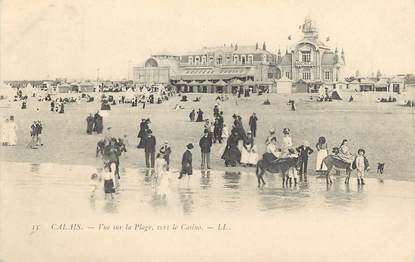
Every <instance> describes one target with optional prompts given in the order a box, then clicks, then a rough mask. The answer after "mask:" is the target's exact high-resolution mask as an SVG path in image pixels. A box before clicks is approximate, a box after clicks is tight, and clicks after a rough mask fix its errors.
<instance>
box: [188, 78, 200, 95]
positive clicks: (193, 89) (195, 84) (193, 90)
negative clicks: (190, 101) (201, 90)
mask: <svg viewBox="0 0 415 262" xmlns="http://www.w3.org/2000/svg"><path fill="white" fill-rule="evenodd" d="M188 86H189V89H188V90H187V92H189V93H196V90H197V87H198V86H200V83H199V82H196V81H195V80H193V81H192V82H190V83H189V85H188Z"/></svg>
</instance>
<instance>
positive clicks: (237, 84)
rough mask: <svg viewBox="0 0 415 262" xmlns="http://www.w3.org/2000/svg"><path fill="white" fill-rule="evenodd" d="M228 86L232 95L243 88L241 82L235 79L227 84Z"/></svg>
mask: <svg viewBox="0 0 415 262" xmlns="http://www.w3.org/2000/svg"><path fill="white" fill-rule="evenodd" d="M229 85H230V86H231V90H232V93H236V92H238V90H239V89H240V88H241V87H242V86H243V82H242V81H241V80H239V79H238V78H235V79H233V80H232V81H231V82H230V83H229Z"/></svg>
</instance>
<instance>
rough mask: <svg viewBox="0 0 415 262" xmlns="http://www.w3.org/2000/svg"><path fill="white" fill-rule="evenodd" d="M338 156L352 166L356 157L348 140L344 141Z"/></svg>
mask: <svg viewBox="0 0 415 262" xmlns="http://www.w3.org/2000/svg"><path fill="white" fill-rule="evenodd" d="M337 156H338V157H340V158H341V159H342V160H343V161H344V162H346V163H349V164H350V165H351V164H352V163H353V161H354V159H355V156H354V155H353V154H352V153H351V152H350V150H349V146H348V141H347V139H343V141H342V143H341V145H340V147H339V154H338V155H337Z"/></svg>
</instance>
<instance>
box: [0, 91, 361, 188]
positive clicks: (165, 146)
mask: <svg viewBox="0 0 415 262" xmlns="http://www.w3.org/2000/svg"><path fill="white" fill-rule="evenodd" d="M240 95H241V94H240ZM248 95H249V93H248ZM22 101H23V102H25V99H22ZM103 101H104V104H105V107H106V108H103V109H107V106H110V104H111V105H113V104H114V103H115V99H114V98H111V97H109V96H108V97H106V98H105V99H104V100H103ZM199 101H200V100H199ZM223 101H226V99H225V97H224V96H220V97H218V98H217V99H216V104H215V105H214V106H213V110H212V111H211V112H212V113H210V112H209V113H205V112H203V111H202V110H201V109H200V108H199V109H198V110H197V111H196V110H195V109H192V110H191V112H190V113H189V120H190V122H195V123H202V124H201V125H202V128H203V131H202V132H201V135H200V139H199V143H198V146H199V150H200V155H201V161H200V168H201V170H210V169H212V168H213V166H212V161H211V160H212V149H213V147H214V144H215V143H218V144H222V145H221V146H220V150H221V159H222V160H223V161H224V164H225V166H227V167H229V166H231V167H236V166H242V167H249V166H255V165H256V164H257V162H258V160H259V158H260V157H262V158H264V159H267V160H268V161H270V163H278V161H279V160H281V159H285V158H298V159H299V160H300V161H299V165H298V167H295V168H292V169H290V171H289V176H290V177H292V178H293V179H294V181H296V179H297V177H298V175H301V176H300V177H302V176H303V175H306V174H307V169H308V158H309V156H310V155H311V154H313V153H314V151H316V153H317V156H316V158H317V160H316V167H315V170H316V172H317V173H319V172H325V171H326V170H327V167H326V166H325V164H324V162H323V159H324V158H325V157H326V156H327V155H329V152H328V146H327V141H326V139H325V137H320V138H319V139H318V141H317V143H316V146H315V150H314V149H312V148H311V146H310V143H309V142H307V141H303V143H301V144H299V145H297V146H294V144H293V141H292V138H291V131H290V129H289V128H283V129H282V137H281V138H278V137H277V135H276V131H275V129H271V130H270V132H269V136H268V137H267V139H266V140H265V148H266V150H265V153H264V154H263V155H260V154H259V152H258V146H257V143H258V142H257V141H256V138H257V132H258V122H259V121H260V120H259V118H258V116H257V114H256V113H255V112H253V113H252V115H251V116H250V117H249V121H248V123H247V124H248V128H247V129H245V127H244V124H243V119H242V117H241V116H240V115H237V114H233V116H232V118H233V124H232V126H231V128H230V131H229V130H228V128H227V126H226V124H225V120H224V113H223V111H222V110H221V106H220V103H221V102H223ZM136 102H137V101H136ZM153 102H155V101H153ZM64 104H65V101H64V100H62V99H61V100H51V101H50V111H51V112H59V113H64ZM104 104H103V105H104ZM289 105H290V106H291V110H295V109H296V107H295V103H294V101H293V100H292V101H290V102H289ZM209 111H210V110H209ZM210 114H212V116H213V117H212V118H210V119H212V120H210V119H209V118H206V115H210ZM86 122H87V123H86V133H87V134H88V135H91V134H93V133H94V132H95V133H96V134H102V133H103V132H104V124H103V115H102V112H101V111H97V112H96V113H95V114H89V115H88V116H87V118H86ZM43 128H44V126H43V124H42V122H41V121H39V120H37V121H34V122H33V123H32V124H31V126H30V136H31V141H30V143H29V145H28V146H29V147H30V148H33V149H34V148H38V147H40V146H42V145H43V143H42V132H43ZM16 131H17V125H16V124H15V123H14V118H13V117H10V119H6V120H5V122H4V124H3V125H2V128H1V143H2V145H5V146H6V145H16V143H17V135H16ZM110 132H111V128H106V129H105V134H104V139H102V140H100V141H99V142H98V143H97V150H96V156H97V157H98V156H101V157H102V159H103V163H104V173H103V176H102V179H103V180H104V189H105V193H106V194H110V195H112V194H113V193H114V192H115V191H116V188H117V187H118V185H119V179H120V175H119V170H120V157H121V155H122V154H125V153H127V146H126V144H128V143H126V141H128V140H127V138H126V136H124V137H123V138H115V137H113V136H111V134H110ZM137 137H138V138H139V143H138V145H137V148H138V149H143V151H144V158H145V165H146V168H148V169H152V170H153V171H154V172H153V173H154V178H155V180H156V183H157V188H158V189H157V190H159V192H160V194H161V195H165V192H166V187H167V186H168V183H167V181H169V180H170V179H171V178H170V175H171V173H170V172H168V171H169V170H170V157H171V154H172V153H173V152H172V148H171V147H170V145H169V143H168V141H164V142H163V143H162V145H161V146H160V147H157V140H156V136H155V134H154V133H153V130H152V128H151V121H150V119H149V118H146V119H145V118H143V119H142V121H141V123H140V126H139V132H138V135H137ZM279 140H280V141H281V143H279V142H278V141H279ZM261 143H263V142H261ZM196 146H197V144H196ZM194 148H195V145H194V144H192V143H189V144H187V145H186V148H185V150H184V152H183V155H182V161H181V167H180V171H179V176H178V178H179V179H181V178H183V177H184V176H187V177H188V178H189V177H190V176H191V175H192V174H193V163H192V162H193V150H194ZM334 155H335V156H336V157H338V158H339V159H341V160H342V161H344V162H347V163H349V164H350V167H351V168H356V169H357V170H358V179H359V183H360V184H364V180H363V179H364V175H365V171H367V170H368V161H367V159H366V157H365V151H364V150H363V149H360V150H359V151H358V155H357V156H355V155H353V154H352V153H351V152H350V150H349V147H348V141H347V140H344V141H343V142H342V143H341V144H340V146H339V147H338V152H336V153H335V154H334ZM164 178H166V179H164ZM91 180H92V181H93V182H94V183H95V184H96V183H97V181H99V176H98V175H96V174H95V175H93V176H91ZM111 181H112V182H111ZM295 183H296V182H295Z"/></svg>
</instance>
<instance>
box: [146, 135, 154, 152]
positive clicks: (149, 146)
mask: <svg viewBox="0 0 415 262" xmlns="http://www.w3.org/2000/svg"><path fill="white" fill-rule="evenodd" d="M144 152H147V153H152V152H156V138H155V137H154V136H153V135H151V136H148V137H146V138H145V144H144Z"/></svg>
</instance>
